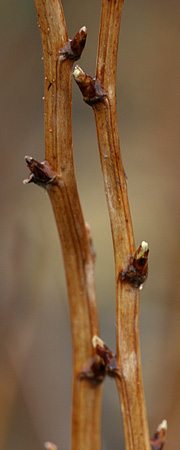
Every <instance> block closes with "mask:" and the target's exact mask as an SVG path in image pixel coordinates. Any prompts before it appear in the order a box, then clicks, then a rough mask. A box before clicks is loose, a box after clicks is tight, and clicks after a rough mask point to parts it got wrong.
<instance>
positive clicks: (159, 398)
mask: <svg viewBox="0 0 180 450" xmlns="http://www.w3.org/2000/svg"><path fill="white" fill-rule="evenodd" d="M63 6H64V11H65V15H66V19H67V26H68V31H69V36H70V37H73V36H74V34H75V33H76V32H77V30H78V29H79V28H80V27H81V26H83V25H86V26H87V28H88V39H87V44H86V48H85V50H84V53H83V56H82V58H81V61H80V65H81V67H82V68H83V69H84V70H86V71H87V72H88V73H90V74H91V75H94V74H95V62H96V48H97V39H98V28H99V18H100V6H101V2H100V0H99V1H98V2H97V1H95V0H91V1H85V0H83V1H81V0H79V1H77V2H76V3H75V2H73V1H72V0H66V1H64V2H63ZM179 19H180V2H179V1H178V0H171V2H169V1H168V0H159V1H158V2H157V1H155V0H146V1H145V0H137V1H134V0H126V1H125V5H124V10H123V18H122V26H121V36H120V46H119V56H118V73H117V100H118V105H117V107H118V117H119V131H120V141H121V149H122V155H123V162H124V167H125V171H126V174H127V177H128V191H129V200H130V206H131V212H132V219H133V224H134V233H135V240H136V245H137V246H138V245H139V243H140V242H141V241H142V240H147V241H148V242H149V245H150V268H149V278H148V281H147V284H146V286H145V287H144V289H143V291H142V293H141V311H140V327H141V350H142V363H143V376H144V388H145V397H146V402H147V411H148V420H149V426H150V433H151V435H152V434H153V432H154V431H155V429H156V427H157V425H158V424H159V423H160V422H161V421H162V420H163V419H167V420H168V425H169V430H168V440H167V444H166V450H172V449H173V450H179V448H180V433H179V426H180V425H179V424H180V298H179V297H180V275H179V274H180V257H179V254H180V235H179V225H180V224H179V219H180V209H179V200H180V188H179V186H180V183H179V179H180V174H179V169H180V157H179V147H180V129H179V128H180V127H179V122H180V56H179V55H180V53H179V48H180V27H179V22H180V20H179ZM0 20H1V60H0V65H1V70H0V77H1V80H0V87H1V109H0V115H1V120H0V127H1V132H0V139H1V153H0V158H1V159H0V163H1V189H0V196H1V220H0V225H1V245H0V249H1V258H0V261H1V271H0V273H1V279H0V290H1V295H0V298H1V301H0V318H1V321H0V415H1V417H0V449H2V450H16V449H18V450H35V449H36V450H41V449H43V443H44V441H47V440H50V441H53V442H55V443H56V444H57V445H58V448H59V449H60V450H67V449H68V448H69V446H70V404H71V338H70V325H69V311H68V301H67V291H66V284H65V276H64V269H63V263H62V257H61V250H60V245H59V241H58V235H57V230H56V227H55V223H54V218H53V214H52V210H51V205H50V202H49V199H48V197H47V195H46V194H45V193H44V191H43V190H41V189H39V188H37V187H35V186H33V185H30V186H23V184H22V180H23V179H24V178H26V177H27V175H28V171H27V168H26V165H25V163H24V156H25V155H26V154H27V155H31V156H34V157H35V158H37V159H38V160H43V159H44V136H43V126H44V124H43V121H44V118H43V101H42V97H43V62H42V61H41V57H42V48H41V40H40V33H39V29H38V26H37V17H36V12H35V7H34V3H33V0H18V1H16V2H12V1H10V0H6V1H3V0H1V2H0ZM73 91H74V97H73V120H74V122H73V140H74V154H75V166H76V173H77V181H78V187H79V193H80V198H81V201H82V206H83V211H84V215H85V218H86V220H87V221H88V222H89V223H90V225H91V228H92V233H93V240H94V246H95V249H96V252H97V261H96V284H97V294H98V308H99V316H100V328H101V336H102V338H103V339H104V340H105V342H106V343H107V345H108V346H110V347H111V348H112V349H113V350H114V351H115V291H114V262H113V253H112V241H111V234H110V227H109V219H108V214H107V208H106V203H105V196H104V189H103V182H102V176H101V169H100V164H99V158H98V148H97V141H96V131H95V125H94V118H93V113H92V111H91V109H90V108H89V107H88V106H87V105H85V104H84V103H83V101H82V98H81V95H80V93H79V91H78V89H77V87H76V86H73ZM122 434H123V431H122V424H121V413H120V405H119V400H118V395H117V392H116V387H115V384H114V382H113V381H112V380H106V382H105V385H104V394H103V426H102V441H103V445H102V448H103V450H110V449H113V450H119V449H120V448H121V449H124V443H123V437H122Z"/></svg>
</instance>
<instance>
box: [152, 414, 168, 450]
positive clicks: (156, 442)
mask: <svg viewBox="0 0 180 450" xmlns="http://www.w3.org/2000/svg"><path fill="white" fill-rule="evenodd" d="M166 437H167V420H163V421H162V422H161V423H160V425H159V426H158V427H157V430H156V432H155V434H154V436H153V438H152V439H151V447H152V450H162V449H163V447H164V444H165V441H166Z"/></svg>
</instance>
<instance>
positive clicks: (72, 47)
mask: <svg viewBox="0 0 180 450" xmlns="http://www.w3.org/2000/svg"><path fill="white" fill-rule="evenodd" d="M86 37H87V28H86V27H82V28H80V30H79V31H78V32H77V34H76V36H74V38H73V39H72V40H71V39H69V40H68V41H67V42H66V44H65V46H64V48H62V49H60V50H59V52H58V54H59V55H60V56H59V57H60V59H61V60H62V61H64V60H65V59H67V58H70V59H73V60H74V61H77V60H78V59H79V58H80V57H81V53H82V51H83V49H84V46H85V43H86Z"/></svg>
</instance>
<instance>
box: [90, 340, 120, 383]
mask: <svg viewBox="0 0 180 450" xmlns="http://www.w3.org/2000/svg"><path fill="white" fill-rule="evenodd" d="M92 345H93V347H94V348H95V351H96V354H97V355H98V356H100V358H101V360H102V362H103V365H104V369H105V373H106V374H107V375H109V376H115V375H117V372H118V367H117V363H116V357H115V355H114V353H113V352H112V351H111V350H110V349H109V348H108V347H107V345H106V344H105V343H104V341H103V340H102V339H100V338H99V337H98V336H96V335H95V336H93V338H92Z"/></svg>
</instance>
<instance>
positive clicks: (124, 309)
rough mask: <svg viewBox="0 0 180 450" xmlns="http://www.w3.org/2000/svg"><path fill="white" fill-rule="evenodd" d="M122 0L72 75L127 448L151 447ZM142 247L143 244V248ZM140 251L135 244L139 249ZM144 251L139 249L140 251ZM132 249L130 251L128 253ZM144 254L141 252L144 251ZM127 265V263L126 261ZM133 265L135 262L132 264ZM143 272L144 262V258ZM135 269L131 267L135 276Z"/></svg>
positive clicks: (106, 9)
mask: <svg viewBox="0 0 180 450" xmlns="http://www.w3.org/2000/svg"><path fill="white" fill-rule="evenodd" d="M122 6H123V0H120V1H118V2H117V1H115V0H111V1H109V0H102V13H101V27H100V34H99V49H98V57H97V68H96V79H92V78H91V77H89V76H86V74H85V73H84V72H83V71H82V70H81V69H80V68H79V67H76V69H75V71H74V77H75V80H76V82H77V83H78V84H79V87H80V89H81V91H82V93H83V96H84V100H85V101H86V102H87V103H89V104H91V105H92V107H93V110H94V114H95V120H96V128H97V135H98V143H99V151H100V159H101V166H102V172H103V177H104V184H105V192H106V198H107V203H108V208H109V215H110V221H111V229H112V237H113V245H114V257H115V276H116V302H117V303H116V305H117V306H116V333H117V365H118V366H119V377H117V378H116V381H117V387H118V391H119V394H120V397H121V408H122V414H123V421H124V430H125V441H126V449H128V450H129V449H131V450H137V449H138V450H145V449H146V450H150V438H149V431H148V424H147V417H146V408H145V401H144V392H143V383H142V373H141V361H140V349H139V289H138V287H139V284H140V283H135V282H134V280H132V279H130V277H129V278H128V277H125V276H124V274H125V273H127V270H129V269H127V268H129V267H130V266H131V264H132V261H135V260H136V256H137V253H135V244H134V237H133V229H132V223H131V215H130V210H129V203H128V195H127V186H126V179H125V175H124V169H123V164H122V160H121V154H120V146H119V137H118V126H117V114H116V61H117V50H118V37H119V28H120V21H121V13H122ZM146 250H147V248H146V249H145V252H146ZM138 251H140V250H138ZM145 252H144V253H145ZM133 255H134V256H133ZM144 256H145V255H144ZM131 268H132V267H131ZM133 270H134V267H133ZM145 272H146V275H147V264H146V271H145ZM138 277H139V273H136V279H137V278H138Z"/></svg>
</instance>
